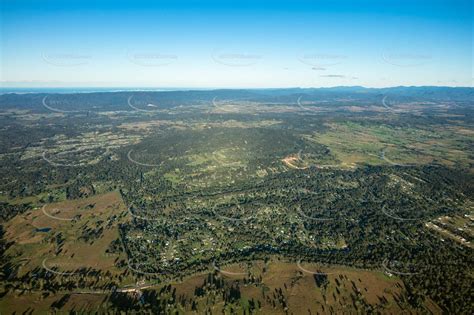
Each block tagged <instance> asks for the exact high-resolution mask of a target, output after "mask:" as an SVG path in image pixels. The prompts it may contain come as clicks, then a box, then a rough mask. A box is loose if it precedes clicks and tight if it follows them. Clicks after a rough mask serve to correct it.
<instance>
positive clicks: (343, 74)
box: [0, 0, 473, 88]
mask: <svg viewBox="0 0 474 315" xmlns="http://www.w3.org/2000/svg"><path fill="white" fill-rule="evenodd" d="M0 1H1V22H0V43H1V48H0V58H1V59H0V60H1V68H0V74H1V80H2V85H3V86H4V87H11V86H19V87H24V86H27V87H51V86H65V87H75V86H87V87H94V86H113V87H119V86H123V87H196V88H197V87H201V88H206V87H209V88H210V87H255V88H258V87H296V86H301V87H320V86H336V85H362V86H371V87H381V86H395V85H446V86H471V85H472V82H473V81H472V80H473V66H472V64H473V62H472V60H473V20H472V18H473V8H472V2H471V1H464V0H444V1H439V0H429V1H428V0H426V1H419V0H411V1H405V0H396V1H391V0H378V1H357V0H352V1H346V0H324V1H323V0H312V1H300V0H293V1H290V0H289V1H278V0H276V1H259V0H252V1H226V0H220V1H206V0H200V1H181V0H169V1H160V0H155V1H141V0H132V1H120V0H116V1H100V0H96V1H90V0H82V1H76V0H64V1H48V0H41V1H40V0H30V1H22V0H0Z"/></svg>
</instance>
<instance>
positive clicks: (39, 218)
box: [5, 192, 127, 274]
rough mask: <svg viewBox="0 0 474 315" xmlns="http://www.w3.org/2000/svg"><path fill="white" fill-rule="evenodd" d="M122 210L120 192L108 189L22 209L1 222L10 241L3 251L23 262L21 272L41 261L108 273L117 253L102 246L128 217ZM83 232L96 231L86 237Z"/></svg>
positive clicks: (62, 267) (49, 265)
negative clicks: (11, 243)
mask: <svg viewBox="0 0 474 315" xmlns="http://www.w3.org/2000/svg"><path fill="white" fill-rule="evenodd" d="M125 210H126V208H125V205H124V204H123V202H122V200H121V198H120V195H119V194H118V193H117V192H110V193H106V194H102V195H97V196H94V197H91V198H87V199H79V200H67V201H61V202H58V203H53V204H46V205H44V206H43V207H38V208H35V209H33V210H30V211H27V212H25V213H24V214H22V215H18V216H16V217H15V218H13V219H12V220H10V221H8V222H7V223H6V224H5V231H6V233H5V239H6V240H7V241H10V242H14V245H13V246H11V247H10V248H9V249H8V250H7V252H6V255H9V256H12V257H14V261H19V262H20V261H21V262H22V263H21V268H20V274H21V273H24V272H28V271H32V270H34V269H35V268H38V267H45V266H46V267H47V268H51V269H57V270H58V271H59V272H73V271H74V270H76V269H79V268H93V269H98V270H109V271H111V272H112V273H113V272H114V270H115V271H117V270H116V268H115V267H114V261H115V259H116V258H117V256H116V255H114V254H108V253H106V252H105V251H106V249H107V248H108V246H109V244H110V243H111V242H112V241H113V240H114V239H117V238H118V229H117V226H118V224H119V223H120V222H122V221H124V220H127V215H126V214H127V212H126V211H125ZM92 231H93V232H92ZM87 232H91V233H96V234H95V235H96V236H97V237H91V238H90V239H89V238H88V236H87ZM58 239H61V242H60V243H59V242H58V241H57V240H58Z"/></svg>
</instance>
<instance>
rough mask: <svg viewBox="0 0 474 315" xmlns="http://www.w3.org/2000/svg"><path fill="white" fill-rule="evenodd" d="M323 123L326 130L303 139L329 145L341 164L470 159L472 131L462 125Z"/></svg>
mask: <svg viewBox="0 0 474 315" xmlns="http://www.w3.org/2000/svg"><path fill="white" fill-rule="evenodd" d="M327 126H328V127H329V130H328V131H327V132H323V133H314V134H311V135H305V136H304V138H305V139H307V140H308V141H314V142H317V143H320V144H324V145H326V146H327V147H329V149H330V150H331V153H333V154H334V156H335V158H336V160H337V162H338V163H340V165H341V166H355V165H357V164H372V165H381V164H392V165H393V164H402V165H403V164H428V163H434V162H436V163H441V164H444V165H448V166H453V165H455V164H460V165H463V166H466V165H469V164H470V163H472V162H473V160H472V157H471V156H470V155H469V150H468V148H469V146H470V145H471V144H472V133H473V132H474V130H471V129H466V128H464V127H455V126H450V127H443V126H434V127H431V128H428V127H429V126H427V128H425V129H419V128H405V127H403V128H402V127H394V126H389V125H384V124H374V123H368V124H361V123H355V122H346V123H330V124H328V125H327Z"/></svg>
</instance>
